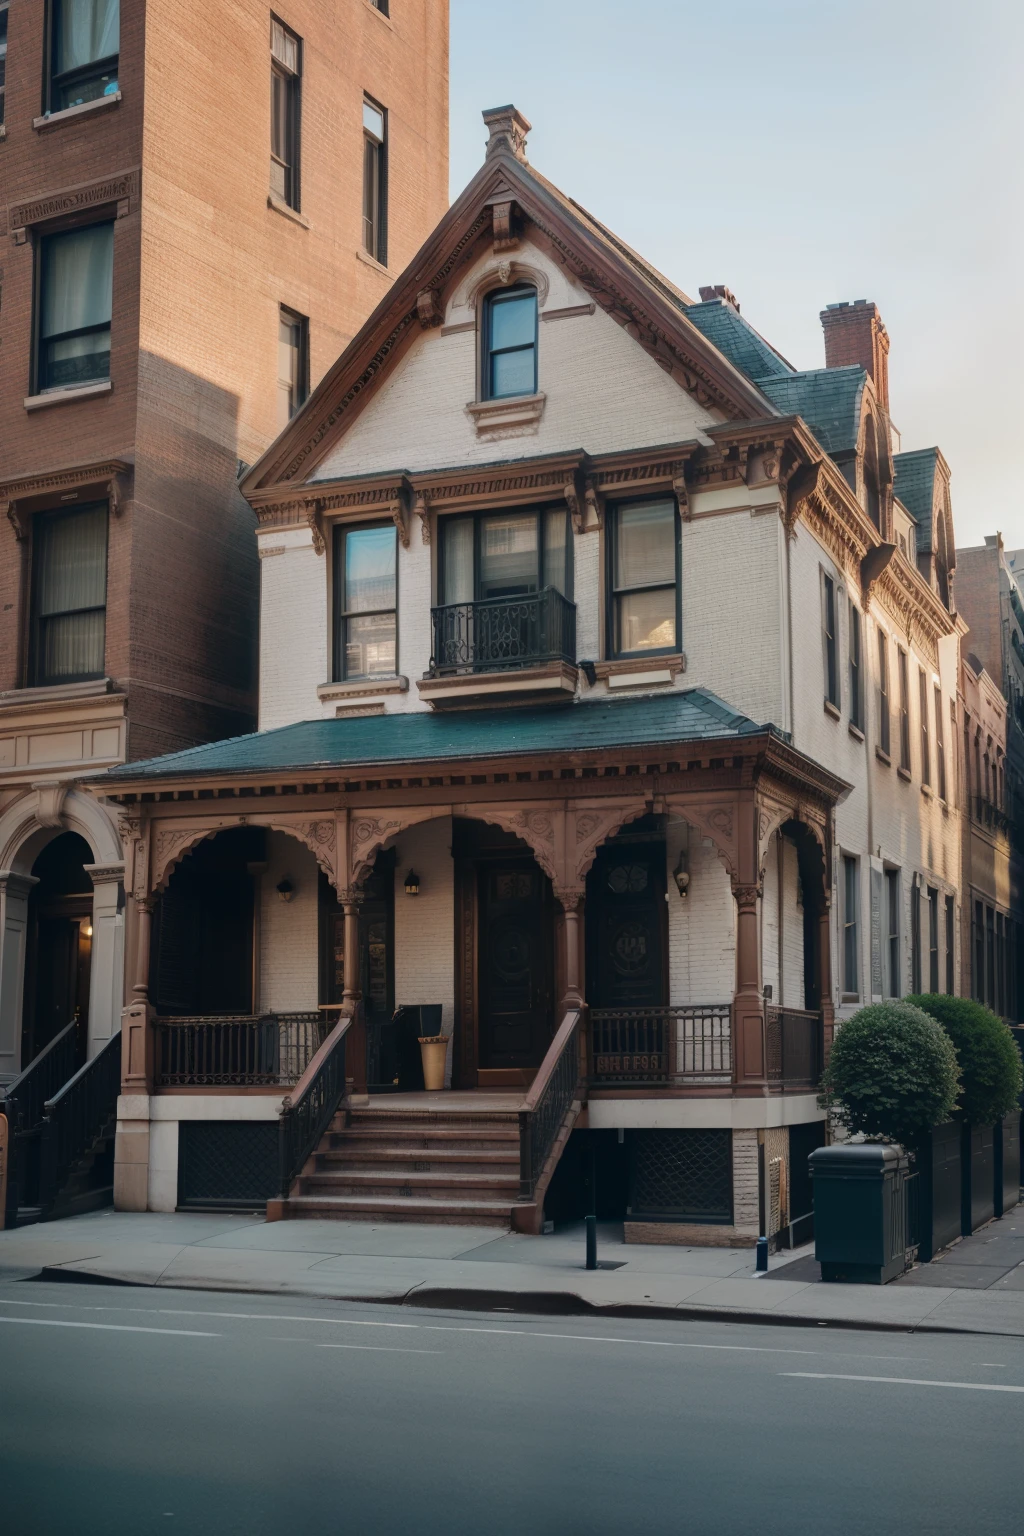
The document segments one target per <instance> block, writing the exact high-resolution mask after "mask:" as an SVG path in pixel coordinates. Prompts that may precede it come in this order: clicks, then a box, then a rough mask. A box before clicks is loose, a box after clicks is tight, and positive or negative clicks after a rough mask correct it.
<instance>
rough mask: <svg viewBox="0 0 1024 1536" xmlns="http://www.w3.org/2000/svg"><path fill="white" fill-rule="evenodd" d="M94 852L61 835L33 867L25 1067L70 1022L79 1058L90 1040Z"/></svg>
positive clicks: (23, 1047) (68, 835) (81, 839)
mask: <svg viewBox="0 0 1024 1536" xmlns="http://www.w3.org/2000/svg"><path fill="white" fill-rule="evenodd" d="M92 858H93V855H92V850H91V849H90V847H89V844H88V843H87V842H86V841H85V838H84V837H80V836H79V834H78V833H77V832H61V833H59V834H58V835H57V836H56V837H55V838H53V839H52V840H51V841H50V842H48V843H47V844H46V846H45V848H44V849H43V851H42V852H41V853H40V854H39V856H38V858H37V859H36V860H35V863H34V864H33V865H32V878H33V879H34V880H35V881H37V882H38V883H37V884H36V885H35V886H33V888H32V891H31V894H30V895H29V898H28V934H27V938H28V943H27V946H26V963H25V992H24V1011H23V1016H22V1041H21V1059H22V1062H25V1063H27V1062H30V1061H31V1060H32V1059H33V1057H35V1056H37V1055H38V1054H39V1052H40V1051H41V1050H42V1049H43V1048H44V1047H45V1046H47V1045H49V1043H50V1041H51V1040H52V1039H53V1038H54V1036H55V1035H58V1034H59V1033H60V1031H61V1030H62V1029H64V1027H65V1026H66V1025H67V1024H70V1023H71V1021H72V1019H74V1020H76V1021H77V1023H78V1057H79V1060H80V1061H84V1060H85V1056H86V1050H87V1046H88V1039H89V981H90V973H91V966H92V941H93V925H92V912H93V887H92V881H91V880H90V878H89V874H88V872H87V870H86V869H85V867H84V866H85V865H86V864H91V863H92Z"/></svg>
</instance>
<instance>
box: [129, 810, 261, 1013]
mask: <svg viewBox="0 0 1024 1536" xmlns="http://www.w3.org/2000/svg"><path fill="white" fill-rule="evenodd" d="M265 861H266V833H265V831H264V829H263V828H262V827H234V828H230V829H228V830H226V831H223V832H218V833H217V835H216V836H215V837H211V838H208V839H207V840H206V841H205V842H201V843H198V844H197V845H196V846H195V847H194V848H193V849H192V850H191V852H190V853H189V854H188V855H187V856H186V857H185V858H184V859H183V860H182V862H181V863H180V864H179V865H178V866H177V867H176V868H175V869H174V870H173V871H172V873H171V877H170V879H169V881H168V883H167V887H166V889H165V890H164V892H163V894H162V896H161V897H160V901H159V903H158V905H157V909H156V913H155V916H154V927H153V942H152V946H151V951H150V954H151V965H150V992H149V995H150V999H151V1001H152V1003H153V1005H154V1007H155V1008H156V1011H157V1013H158V1014H161V1015H163V1016H165V1017H174V1016H192V1015H195V1016H198V1015H208V1014H213V1015H215V1014H251V1013H253V1011H254V1003H255V998H254V991H255V975H256V960H257V955H256V886H255V877H256V876H257V875H258V874H259V873H260V872H261V870H262V868H263V866H264V864H265Z"/></svg>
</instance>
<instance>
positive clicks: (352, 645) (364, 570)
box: [334, 523, 398, 682]
mask: <svg viewBox="0 0 1024 1536" xmlns="http://www.w3.org/2000/svg"><path fill="white" fill-rule="evenodd" d="M397 539H398V530H397V529H396V528H395V526H394V524H393V523H381V524H377V525H376V526H375V527H373V528H338V529H336V530H335V534H334V591H335V597H336V604H337V624H336V626H335V643H334V675H335V678H336V679H337V680H338V681H339V682H340V681H342V680H345V681H351V682H355V681H357V680H360V679H363V678H369V679H372V678H377V677H394V675H395V666H396V662H397V613H396V610H397V597H396V593H397V559H398V547H397Z"/></svg>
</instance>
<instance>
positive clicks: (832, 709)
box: [822, 699, 841, 720]
mask: <svg viewBox="0 0 1024 1536" xmlns="http://www.w3.org/2000/svg"><path fill="white" fill-rule="evenodd" d="M822 702H823V704H824V706H825V713H826V715H831V717H832V719H833V720H838V719H840V718H841V717H840V712H839V706H838V704H833V703H832V700H831V699H824V700H823V701H822Z"/></svg>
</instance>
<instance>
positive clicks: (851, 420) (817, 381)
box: [757, 366, 867, 453]
mask: <svg viewBox="0 0 1024 1536" xmlns="http://www.w3.org/2000/svg"><path fill="white" fill-rule="evenodd" d="M866 379H867V374H866V373H865V371H864V369H863V368H858V367H856V366H854V367H849V368H814V369H811V370H810V371H808V372H807V373H787V374H783V375H780V376H777V377H775V378H763V379H759V380H758V381H757V383H758V388H759V389H760V390H761V391H762V393H764V394H766V395H767V396H768V398H769V400H771V402H772V403H773V405H777V406H778V407H779V410H780V411H781V412H782V414H783V415H784V416H802V417H803V419H804V421H806V423H807V425H808V426H809V427H810V429H811V431H812V432H813V433H814V435H815V437H816V438H817V439H818V442H819V443H820V444H821V446H822V447H823V448H824V449H825V451H826V453H843V452H846V451H849V450H851V449H854V448H856V446H857V438H858V437H859V436H860V405H861V397H862V395H863V393H864V384H865V381H866Z"/></svg>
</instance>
